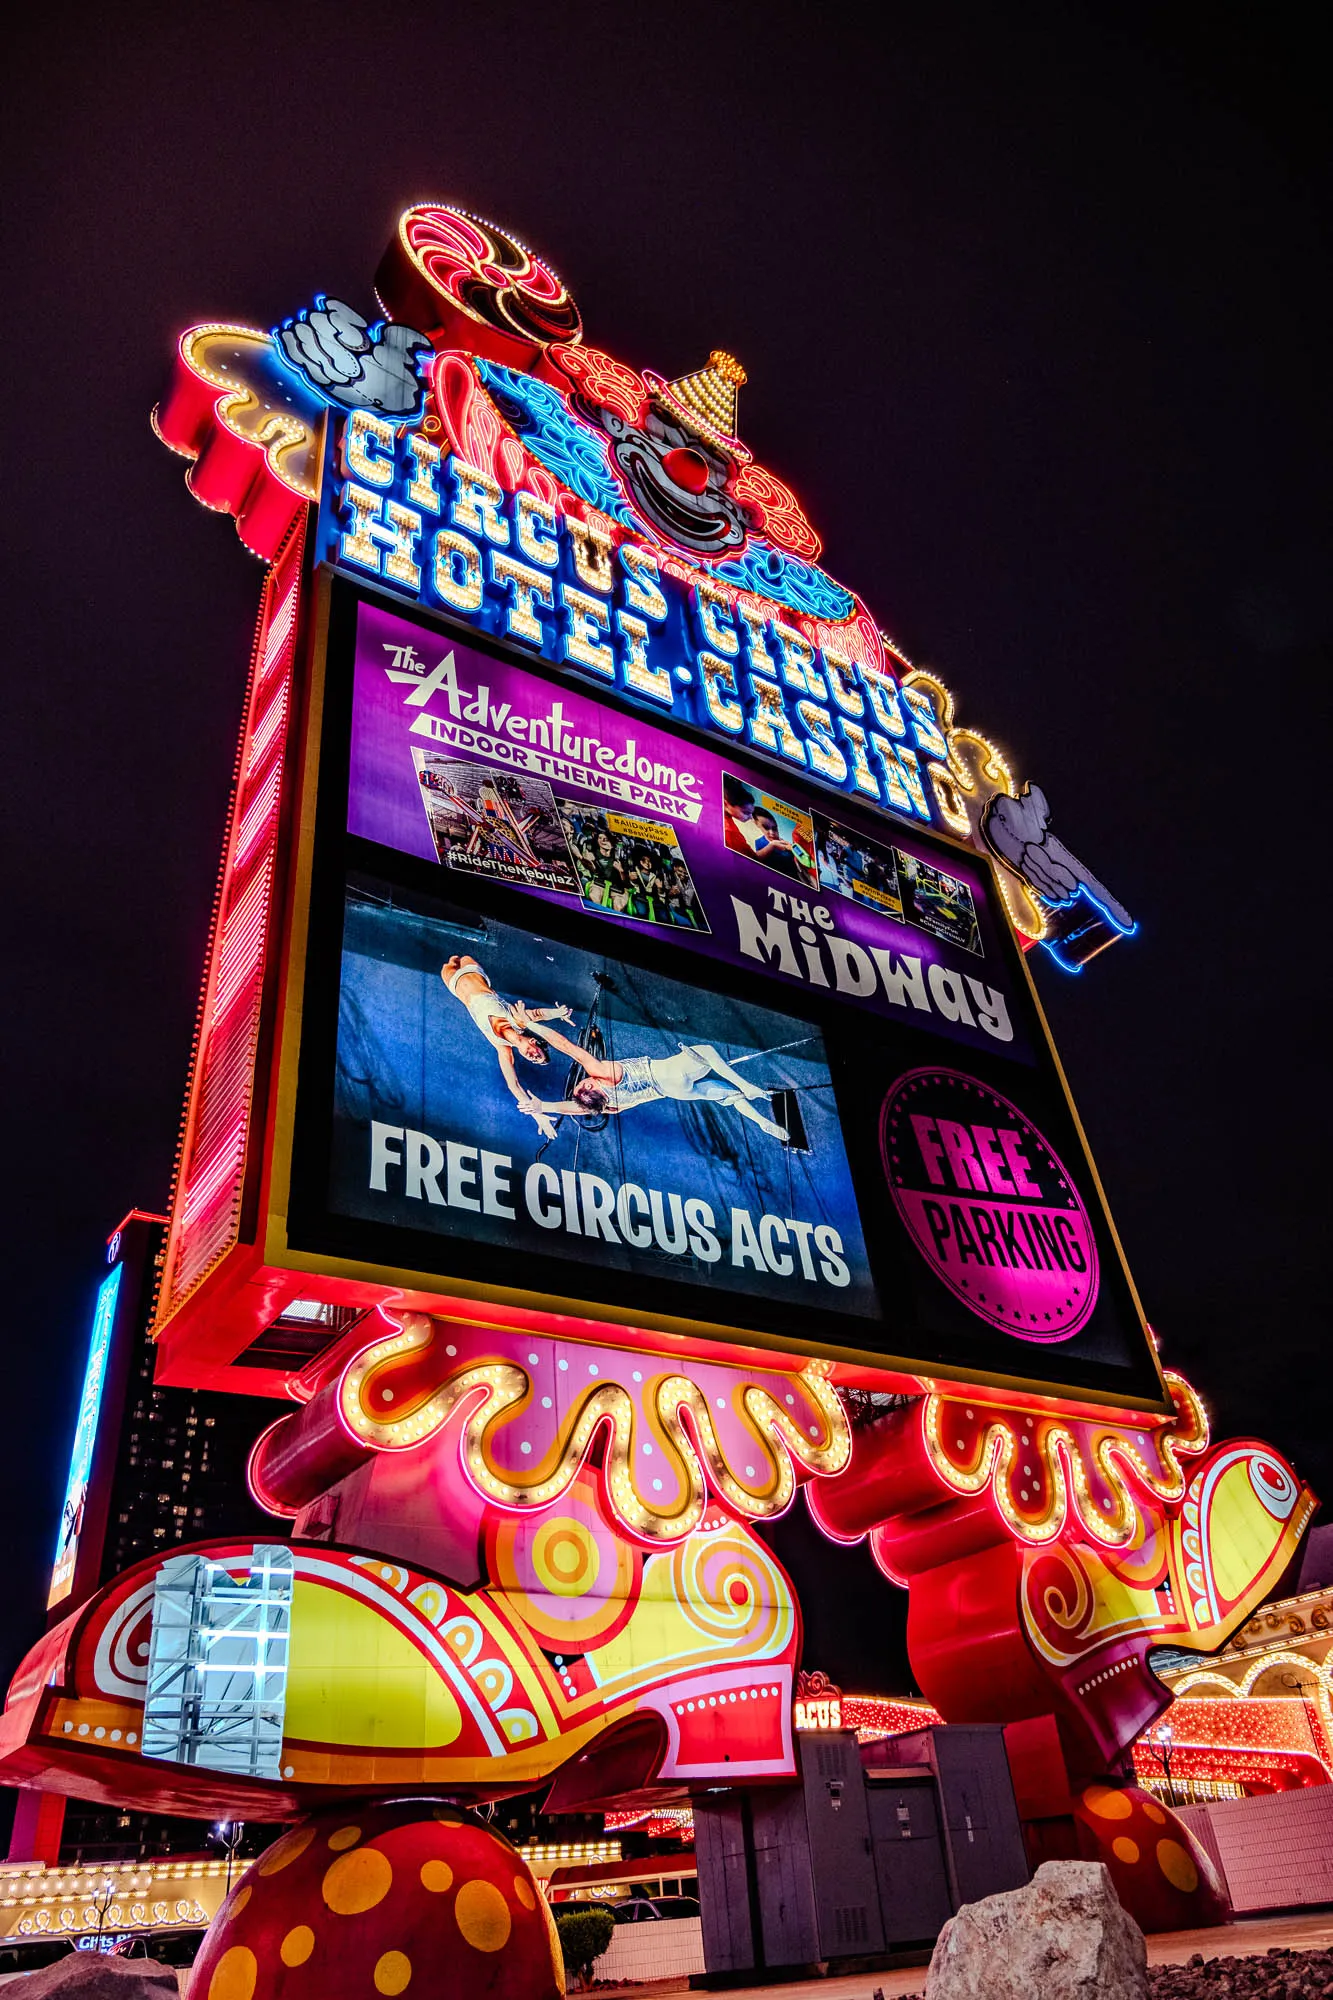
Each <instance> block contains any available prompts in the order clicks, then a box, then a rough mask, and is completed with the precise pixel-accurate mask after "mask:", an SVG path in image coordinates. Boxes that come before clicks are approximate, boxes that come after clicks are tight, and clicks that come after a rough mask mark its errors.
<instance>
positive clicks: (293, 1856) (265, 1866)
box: [259, 1826, 315, 1875]
mask: <svg viewBox="0 0 1333 2000" xmlns="http://www.w3.org/2000/svg"><path fill="white" fill-rule="evenodd" d="M314 1837H315V1829H314V1827H313V1826H298V1827H297V1829H296V1831H295V1833H288V1834H284V1835H283V1837H282V1839H281V1840H280V1841H278V1843H277V1844H276V1846H274V1847H270V1848H269V1850H268V1853H267V1854H266V1855H265V1856H264V1857H263V1859H262V1860H261V1862H260V1864H259V1872H260V1874H261V1875H276V1874H277V1872H278V1870H279V1869H280V1868H286V1867H287V1865H288V1863H289V1862H292V1861H297V1860H299V1859H300V1857H301V1855H303V1854H304V1853H305V1851H306V1849H307V1847H309V1845H310V1843H311V1841H312V1840H313V1839H314Z"/></svg>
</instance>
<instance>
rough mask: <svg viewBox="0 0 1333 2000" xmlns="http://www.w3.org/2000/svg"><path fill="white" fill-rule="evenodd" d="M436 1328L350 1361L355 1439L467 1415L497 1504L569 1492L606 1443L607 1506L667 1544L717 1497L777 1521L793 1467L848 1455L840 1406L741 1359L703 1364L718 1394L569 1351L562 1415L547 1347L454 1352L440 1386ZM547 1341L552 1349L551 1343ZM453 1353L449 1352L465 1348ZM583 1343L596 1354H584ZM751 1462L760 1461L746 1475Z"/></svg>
mask: <svg viewBox="0 0 1333 2000" xmlns="http://www.w3.org/2000/svg"><path fill="white" fill-rule="evenodd" d="M441 1338H442V1336H441V1332H440V1329H439V1328H437V1326H436V1324H435V1322H433V1321H432V1320H431V1319H429V1318H428V1317H427V1316H426V1315H425V1314H422V1313H409V1314H407V1315H405V1316H404V1319H403V1322H402V1329H401V1331H400V1332H398V1333H396V1334H394V1335H392V1336H391V1337H389V1338H388V1339H385V1340H381V1341H377V1342H376V1343H375V1344H374V1345H373V1346H371V1347H368V1348H366V1349H365V1350H364V1351H363V1352H362V1353H361V1354H360V1355H358V1356H357V1358H356V1359H355V1360H354V1361H353V1362H352V1363H351V1364H350V1365H349V1366H348V1368H347V1369H346V1371H345V1373H344V1375H343V1377H342V1380H341V1383H340V1384H339V1388H338V1408H339V1413H340V1415H341V1418H342V1421H343V1423H344V1424H345V1425H346V1427H347V1429H348V1431H349V1432H350V1433H351V1435H352V1437H354V1438H355V1439H356V1440H358V1441H359V1442H360V1443H363V1444H365V1445H366V1446H369V1447H371V1448H372V1449H376V1450H380V1451H406V1450H411V1449H413V1448H414V1447H416V1446H418V1445H421V1444H424V1443H426V1442H427V1441H428V1440H430V1439H432V1438H434V1437H436V1436H437V1435H438V1434H439V1432H440V1431H441V1430H442V1429H443V1428H444V1426H445V1425H446V1424H447V1423H448V1421H449V1419H450V1418H451V1417H452V1416H453V1415H454V1414H455V1412H463V1415H462V1418H461V1423H462V1429H461V1436H460V1454H461V1459H462V1463H463V1467H464V1470H465V1471H466V1472H467V1474H468V1477H469V1478H470V1480H471V1481H472V1484H473V1485H474V1486H475V1487H476V1488H477V1490H478V1491H479V1492H480V1493H481V1494H482V1496H483V1498H484V1499H487V1500H490V1501H493V1502H495V1503H496V1504H497V1505H499V1506H501V1507H506V1508H512V1509H514V1510H515V1511H521V1512H531V1511H535V1510H536V1509H539V1508H543V1507H549V1506H551V1505H552V1504H553V1503H554V1502H556V1501H557V1500H560V1499H561V1498H562V1497H563V1496H564V1495H565V1494H566V1493H567V1492H568V1490H569V1488H570V1486H571V1485H572V1484H573V1482H574V1480H575V1478H576V1476H577V1474H578V1473H579V1471H580V1469H581V1467H582V1466H583V1465H584V1464H585V1462H586V1461H587V1459H588V1457H589V1454H590V1453H591V1452H592V1450H593V1447H594V1444H595V1442H596V1441H597V1440H598V1439H599V1438H600V1439H601V1440H602V1450H601V1464H600V1467H599V1478H600V1481H601V1489H602V1492H603V1495H604V1497H605V1500H606V1503H607V1504H608V1505H609V1507H610V1509H611V1512H612V1514H613V1516H614V1517H615V1519H616V1520H618V1521H619V1522H620V1523H621V1525H622V1526H623V1527H624V1528H625V1530H626V1531H627V1532H628V1533H629V1534H632V1535H634V1536H636V1537H638V1538H639V1539H640V1540H642V1541H643V1542H645V1543H647V1544H649V1545H659V1544H662V1543H665V1542H677V1541H681V1540H683V1539H684V1537H685V1536H687V1535H689V1534H691V1533H692V1532H693V1531H694V1529H695V1528H697V1527H698V1525H699V1523H700V1521H701V1520H702V1519H703V1516H704V1511H705V1508H706V1506H707V1501H708V1494H709V1492H710V1491H711V1492H712V1493H714V1494H715V1495H716V1496H717V1498H718V1499H719V1500H721V1501H722V1503H723V1504H724V1506H726V1507H727V1508H728V1509H729V1510H730V1512H731V1513H732V1514H734V1515H736V1516H737V1517H738V1518H740V1519H742V1520H768V1519H771V1518H772V1517H773V1516H775V1515H777V1514H781V1513H782V1512H784V1511H785V1509H786V1508H787V1507H789V1506H790V1504H791V1501H792V1498H793V1495H794V1494H795V1491H796V1484H797V1479H798V1476H799V1474H806V1475H814V1476H823V1477H828V1476H831V1475H833V1474H835V1473H838V1472H841V1471H842V1470H843V1468H844V1467H845V1466H846V1465H847V1463H848V1462H849V1460H850V1458H851V1429H850V1426H849V1425H848V1423H847V1419H846V1416H845V1414H844V1412H843V1409H842V1405H841V1404H840V1402H839V1401H838V1398H837V1395H836V1393H835V1391H834V1390H833V1389H832V1388H831V1387H830V1385H829V1384H828V1383H827V1382H826V1381H824V1380H823V1379H822V1377H820V1376H818V1375H816V1374H812V1373H805V1374H802V1375H799V1376H783V1375H780V1374H778V1373H776V1371H775V1372H774V1374H773V1375H772V1376H771V1377H770V1378H769V1380H768V1381H767V1382H763V1383H761V1382H755V1381H754V1380H753V1379H747V1378H746V1376H745V1375H744V1374H741V1373H740V1372H739V1371H737V1370H734V1369H723V1368H721V1367H711V1368H707V1367H704V1368H700V1370H699V1371H698V1372H699V1373H700V1375H701V1376H706V1377H707V1378H708V1386H709V1387H710V1388H712V1389H714V1390H716V1389H717V1388H718V1387H719V1386H721V1385H723V1384H725V1386H726V1389H727V1390H729V1391H730V1393H729V1394H728V1393H723V1394H716V1393H714V1394H713V1395H712V1396H711V1397H710V1396H709V1395H707V1394H705V1393H704V1390H703V1389H702V1388H701V1387H700V1386H699V1384H698V1382H695V1381H691V1380H690V1379H689V1378H688V1377H686V1376H684V1375H680V1374H675V1373H671V1372H662V1373H658V1374H651V1373H647V1379H646V1380H645V1374H646V1372H647V1371H646V1370H645V1369H644V1368H643V1367H642V1366H640V1367H639V1368H637V1369H635V1368H632V1367H630V1365H629V1364H630V1363H631V1362H632V1361H634V1360H637V1361H639V1362H640V1363H642V1362H644V1361H645V1359H646V1358H647V1357H644V1356H641V1355H640V1356H629V1355H619V1354H616V1353H615V1352H614V1351H608V1350H601V1349H599V1350H592V1349H588V1348H585V1347H578V1348H573V1349H571V1348H561V1349H560V1350H559V1353H560V1359H559V1361H558V1362H556V1363H555V1364H554V1366H555V1367H556V1368H558V1370H559V1371H560V1373H561V1374H564V1373H568V1371H569V1367H570V1362H569V1358H568V1357H569V1355H570V1354H571V1353H574V1354H577V1356H578V1357H579V1361H580V1362H581V1363H582V1365H583V1366H585V1367H586V1368H587V1371H588V1377H591V1378H592V1379H591V1380H588V1379H587V1378H585V1380H586V1381H587V1386H586V1387H583V1388H580V1389H578V1390H573V1389H571V1391H570V1393H569V1395H568V1399H567V1400H566V1401H565V1402H564V1406H563V1407H562V1408H561V1409H560V1410H558V1411H557V1410H556V1409H555V1407H554V1399H553V1397H550V1396H545V1397H542V1398H541V1399H540V1402H541V1407H539V1405H538V1398H537V1395H536V1393H535V1389H534V1377H533V1374H532V1373H531V1372H530V1371H531V1370H532V1369H533V1368H541V1369H543V1370H544V1372H543V1377H542V1379H543V1380H544V1379H546V1375H547V1373H549V1372H550V1371H551V1367H552V1363H551V1358H550V1355H548V1356H547V1357H546V1358H545V1360H544V1361H543V1357H542V1356H541V1354H540V1353H539V1352H532V1353H528V1354H527V1355H525V1357H524V1359H525V1362H526V1364H527V1365H522V1364H520V1363H518V1362H516V1361H514V1360H496V1359H491V1358H488V1359H484V1360H483V1359H480V1358H478V1359H475V1360H468V1359H465V1358H463V1357H458V1365H457V1366H456V1367H454V1368H452V1369H449V1370H448V1372H447V1373H446V1374H445V1377H444V1379H443V1380H441V1379H440V1361H441V1356H440V1353H439V1348H440V1345H441ZM534 1341H535V1337H534ZM516 1344H517V1345H520V1346H528V1345H532V1344H533V1343H532V1342H526V1341H525V1342H520V1343H516ZM540 1344H544V1345H545V1346H546V1347H547V1348H548V1349H552V1350H553V1351H554V1348H555V1344H554V1343H551V1342H549V1341H546V1342H544V1343H540ZM491 1351H492V1354H493V1353H494V1347H492V1350H491ZM446 1353H447V1356H448V1357H451V1358H452V1357H456V1356H457V1349H456V1347H453V1346H450V1347H449V1348H448V1349H447V1350H446ZM590 1353H596V1354H597V1356H598V1359H597V1360H594V1361H591V1362H589V1361H587V1359H586V1357H587V1355H588V1354H590ZM603 1371H605V1373H606V1374H612V1373H614V1374H619V1375H622V1376H624V1375H629V1376H630V1378H631V1381H632V1382H634V1383H636V1384H638V1385H640V1386H637V1387H635V1388H634V1389H633V1391H631V1388H629V1387H626V1386H625V1385H624V1384H623V1382H621V1381H616V1380H605V1379H603ZM556 1379H559V1378H558V1376H557V1377H556ZM779 1398H781V1400H779ZM547 1409H549V1410H550V1412H551V1414H550V1415H549V1416H548V1415H546V1414H544V1411H545V1410H547ZM289 1421H291V1420H289ZM534 1434H535V1435H534ZM746 1458H748V1459H750V1460H751V1462H750V1463H748V1464H744V1465H743V1468H742V1469H737V1460H738V1459H741V1460H743V1459H746ZM798 1468H799V1474H798Z"/></svg>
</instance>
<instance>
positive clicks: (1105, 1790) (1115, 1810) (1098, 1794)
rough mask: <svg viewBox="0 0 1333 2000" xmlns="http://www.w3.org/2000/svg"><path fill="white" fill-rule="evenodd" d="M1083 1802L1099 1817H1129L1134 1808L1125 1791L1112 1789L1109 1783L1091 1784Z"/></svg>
mask: <svg viewBox="0 0 1333 2000" xmlns="http://www.w3.org/2000/svg"><path fill="white" fill-rule="evenodd" d="M1083 1803H1084V1805H1085V1806H1086V1807H1087V1808H1088V1811H1089V1812H1091V1813H1096V1815H1097V1817H1098V1819H1128V1818H1129V1816H1130V1814H1131V1813H1132V1812H1133V1810H1134V1808H1133V1806H1132V1805H1131V1803H1130V1801H1129V1800H1128V1799H1127V1798H1126V1797H1125V1795H1124V1793H1123V1792H1115V1791H1112V1790H1111V1787H1110V1786H1109V1785H1089V1786H1088V1789H1087V1791H1086V1792H1084V1794H1083Z"/></svg>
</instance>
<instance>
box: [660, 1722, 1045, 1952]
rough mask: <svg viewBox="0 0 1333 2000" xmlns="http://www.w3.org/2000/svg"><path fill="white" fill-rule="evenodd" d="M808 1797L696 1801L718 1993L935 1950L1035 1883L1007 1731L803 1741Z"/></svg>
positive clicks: (716, 1795) (795, 1792)
mask: <svg viewBox="0 0 1333 2000" xmlns="http://www.w3.org/2000/svg"><path fill="white" fill-rule="evenodd" d="M799 1743H800V1754H801V1782H800V1784H799V1785H797V1786H781V1787H769V1788H762V1789H760V1788H756V1789H754V1790H753V1791H749V1792H745V1791H739V1790H737V1791H732V1790H727V1791H712V1792H708V1793H704V1794H702V1795H700V1796H697V1797H696V1799H695V1801H694V1841H695V1856H696V1862H697V1865H698V1870H699V1901H700V1910H701V1915H702V1924H703V1944H704V1956H705V1960H706V1962H707V1966H708V1977H709V1978H710V1981H716V1982H717V1983H718V1984H726V1983H730V1980H731V1978H732V1976H734V1975H739V1974H742V1973H745V1974H749V1973H764V1972H777V1971H780V1970H788V1969H792V1968H796V1967H802V1966H805V1967H813V1966H815V1965H817V1964H820V1963H825V1964H827V1963H829V1962H830V1961H832V1962H834V1963H837V1962H838V1961H845V1960H849V1959H869V1960H874V1959H875V1958H877V1957H880V1956H882V1955H883V1954H884V1953H886V1952H891V1951H894V1950H898V1949H901V1948H903V1947H905V1946H908V1945H922V1944H931V1943H933V1942H934V1940H935V1938H936V1937H937V1936H938V1935H939V1932H940V1929H941V1928H942V1926H943V1925H944V1924H945V1923H946V1922H947V1921H948V1919H949V1918H950V1916H952V1914H953V1913H954V1911H955V1910H957V1909H959V1908H961V1906H962V1905H963V1904H964V1903H970V1902H976V1901H978V1900H979V1899H980V1898H981V1897H983V1896H989V1895H994V1894H995V1893H996V1892H997V1891H999V1890H1002V1889H1016V1888H1020V1887H1021V1886H1022V1885H1023V1884H1024V1883H1025V1882H1026V1881H1027V1880H1028V1866H1027V1860H1026V1856H1025V1853H1024V1847H1023V1835H1022V1828H1021V1827H1020V1825H1019V1820H1018V1812H1017V1808H1016V1806H1015V1804H1014V1794H1013V1786H1012V1784H1011V1783H1010V1779H1009V1767H1008V1763H1007V1761H1006V1758H1005V1752H1004V1733H1003V1731H1002V1730H1001V1729H999V1728H994V1729H991V1728H966V1727H965V1728H947V1727H940V1728H935V1729H927V1730H920V1731H917V1732H914V1733H913V1734H912V1735H911V1736H898V1737H889V1738H887V1739H885V1740H884V1741H883V1742H880V1743H874V1744H868V1745H866V1746H865V1747H864V1748H862V1747H861V1746H860V1745H858V1743H857V1740H856V1737H855V1735H854V1734H853V1733H852V1732H851V1731H850V1730H848V1731H831V1732H829V1733H827V1734H824V1733H817V1734H816V1733H809V1734H804V1735H802V1736H801V1737H800V1738H799Z"/></svg>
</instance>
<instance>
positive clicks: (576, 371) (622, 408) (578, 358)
mask: <svg viewBox="0 0 1333 2000" xmlns="http://www.w3.org/2000/svg"><path fill="white" fill-rule="evenodd" d="M549 359H550V360H552V361H553V362H554V363H555V365H556V367H557V368H558V369H559V370H560V371H561V373H562V374H563V375H567V376H568V377H569V379H570V381H571V382H572V383H573V385H574V388H575V390H576V391H577V393H578V394H579V395H580V396H582V397H583V398H584V399H585V401H587V402H589V403H592V404H594V405H595V406H596V407H597V408H598V409H605V410H614V411H615V413H616V415H617V416H618V417H623V418H624V420H625V422H626V423H627V424H633V425H635V426H636V427H637V426H638V425H639V424H641V423H642V422H643V419H644V416H645V414H646V412H647V409H648V384H647V383H646V382H645V381H644V379H643V377H642V375H639V374H637V373H636V372H635V370H634V369H633V368H627V367H626V365H625V363H624V362H623V361H617V360H616V359H615V357H614V355H610V354H603V352H602V350H601V348H600V347H553V348H552V349H551V350H550V355H549Z"/></svg>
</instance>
